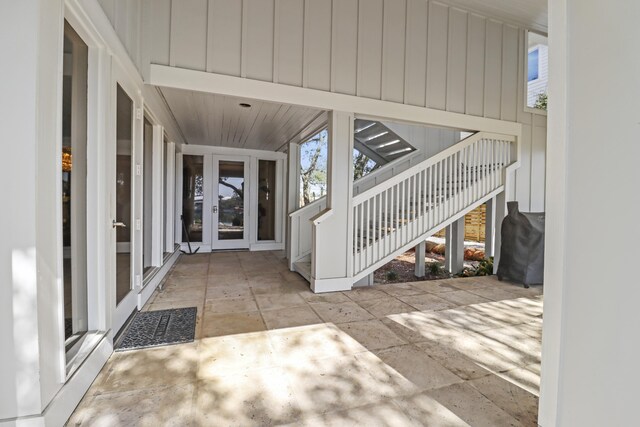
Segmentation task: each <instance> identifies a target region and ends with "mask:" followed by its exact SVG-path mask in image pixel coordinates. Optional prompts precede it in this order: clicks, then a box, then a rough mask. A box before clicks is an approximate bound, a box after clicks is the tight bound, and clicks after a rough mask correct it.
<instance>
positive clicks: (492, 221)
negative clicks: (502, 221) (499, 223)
mask: <svg viewBox="0 0 640 427" xmlns="http://www.w3.org/2000/svg"><path fill="white" fill-rule="evenodd" d="M486 206H487V209H486V212H485V219H484V256H485V258H489V257H492V256H494V254H495V250H494V249H495V237H496V236H495V230H496V198H495V197H493V198H491V199H489V200H487V203H486Z"/></svg>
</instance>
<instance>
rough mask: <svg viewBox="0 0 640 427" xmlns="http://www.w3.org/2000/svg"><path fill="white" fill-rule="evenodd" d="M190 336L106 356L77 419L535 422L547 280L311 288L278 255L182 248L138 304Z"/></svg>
mask: <svg viewBox="0 0 640 427" xmlns="http://www.w3.org/2000/svg"><path fill="white" fill-rule="evenodd" d="M191 306H193V307H197V308H198V323H197V327H196V328H197V330H196V338H197V339H196V341H195V342H193V343H189V344H180V345H173V346H166V347H160V348H155V349H146V350H137V351H128V352H121V353H114V354H113V355H112V356H111V358H110V359H109V361H108V362H107V364H106V365H105V367H104V368H103V369H102V371H101V372H100V374H99V376H98V377H97V378H96V380H95V381H94V383H93V385H92V386H91V388H90V389H89V391H88V392H87V394H86V395H85V397H84V398H83V400H82V402H81V403H80V404H79V406H78V408H77V409H76V411H75V412H74V414H73V415H72V417H71V418H70V420H69V422H68V425H71V426H270V425H292V426H303V425H308V426H324V425H330V426H351V425H353V426H355V425H362V426H405V425H406V426H414V425H423V426H447V427H450V426H467V425H471V426H491V427H495V426H536V425H537V422H536V419H537V407H538V397H537V396H538V388H539V382H540V341H541V330H542V289H540V288H532V289H524V288H522V287H519V286H517V285H513V284H509V283H503V282H499V281H497V279H495V278H493V277H484V278H466V279H451V280H442V281H429V282H414V283H409V284H393V285H377V286H374V287H372V288H360V289H356V290H352V291H349V292H338V293H330V294H319V295H316V294H313V293H312V292H311V291H310V290H309V286H308V283H307V282H306V281H305V280H304V279H302V278H301V277H300V276H298V275H297V274H295V273H291V272H289V271H288V270H287V267H286V263H285V260H284V259H283V254H282V253H281V252H227V253H213V254H198V255H194V256H189V257H186V256H183V257H182V258H181V259H180V260H179V262H178V263H177V264H176V266H175V267H174V268H173V270H172V271H171V273H170V274H169V276H168V277H167V279H166V282H165V283H164V285H163V289H162V290H159V291H156V293H155V294H154V296H153V297H152V299H151V300H150V303H149V304H147V306H146V307H145V310H156V309H165V308H171V307H191Z"/></svg>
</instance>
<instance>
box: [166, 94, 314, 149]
mask: <svg viewBox="0 0 640 427" xmlns="http://www.w3.org/2000/svg"><path fill="white" fill-rule="evenodd" d="M159 89H160V91H161V92H162V94H163V95H164V97H165V99H166V100H167V104H168V105H169V108H170V109H171V111H172V112H173V115H174V116H175V118H176V120H177V122H178V124H179V126H180V128H181V130H182V133H183V134H184V137H185V138H186V140H187V141H188V143H189V144H194V145H209V146H220V147H233V148H247V149H255V150H269V151H276V150H278V149H279V148H280V147H282V146H283V144H285V143H286V142H288V141H289V140H291V139H292V138H294V137H296V136H298V134H299V133H300V131H301V130H302V129H304V128H305V127H306V126H307V125H308V124H309V123H310V122H312V121H314V119H316V118H317V117H318V116H319V115H321V114H323V111H322V110H316V109H313V108H306V107H299V106H293V105H284V104H275V103H270V102H263V101H257V100H253V99H243V98H236V97H231V96H222V95H216V94H212V93H201V92H193V91H187V90H182V89H174V88H166V87H162V88H159ZM243 103H244V104H249V105H251V107H249V108H245V107H242V106H240V104H243Z"/></svg>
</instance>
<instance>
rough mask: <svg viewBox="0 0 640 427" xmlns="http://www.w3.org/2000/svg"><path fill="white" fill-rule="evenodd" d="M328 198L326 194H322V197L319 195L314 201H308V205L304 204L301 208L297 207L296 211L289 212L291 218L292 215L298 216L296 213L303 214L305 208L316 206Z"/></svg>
mask: <svg viewBox="0 0 640 427" xmlns="http://www.w3.org/2000/svg"><path fill="white" fill-rule="evenodd" d="M326 199H327V196H326V195H325V196H322V197H318V198H317V199H315V200H314V201H313V202H311V203H307V204H306V205H304V206H302V207H300V208H298V209H296V210H295V211H293V212H291V213H290V214H289V218H292V217H294V216H296V215H300V214H301V213H302V212H303V211H305V210H309V209H311V208H314V207H315V206H316V205H318V204H320V203H321V202H323V201H326Z"/></svg>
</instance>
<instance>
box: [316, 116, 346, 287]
mask: <svg viewBox="0 0 640 427" xmlns="http://www.w3.org/2000/svg"><path fill="white" fill-rule="evenodd" d="M328 131H329V141H328V150H327V151H328V154H327V208H326V209H325V210H324V211H322V212H320V214H318V215H317V216H316V217H315V218H313V219H312V221H313V237H312V239H313V240H312V242H313V243H312V245H313V254H312V257H311V289H312V290H313V291H314V292H331V291H342V290H349V289H351V287H352V285H353V273H352V258H353V251H352V249H353V224H352V222H353V219H352V217H353V213H352V202H353V201H352V197H353V194H352V193H353V114H351V113H344V112H338V111H332V112H330V113H329V129H328Z"/></svg>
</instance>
